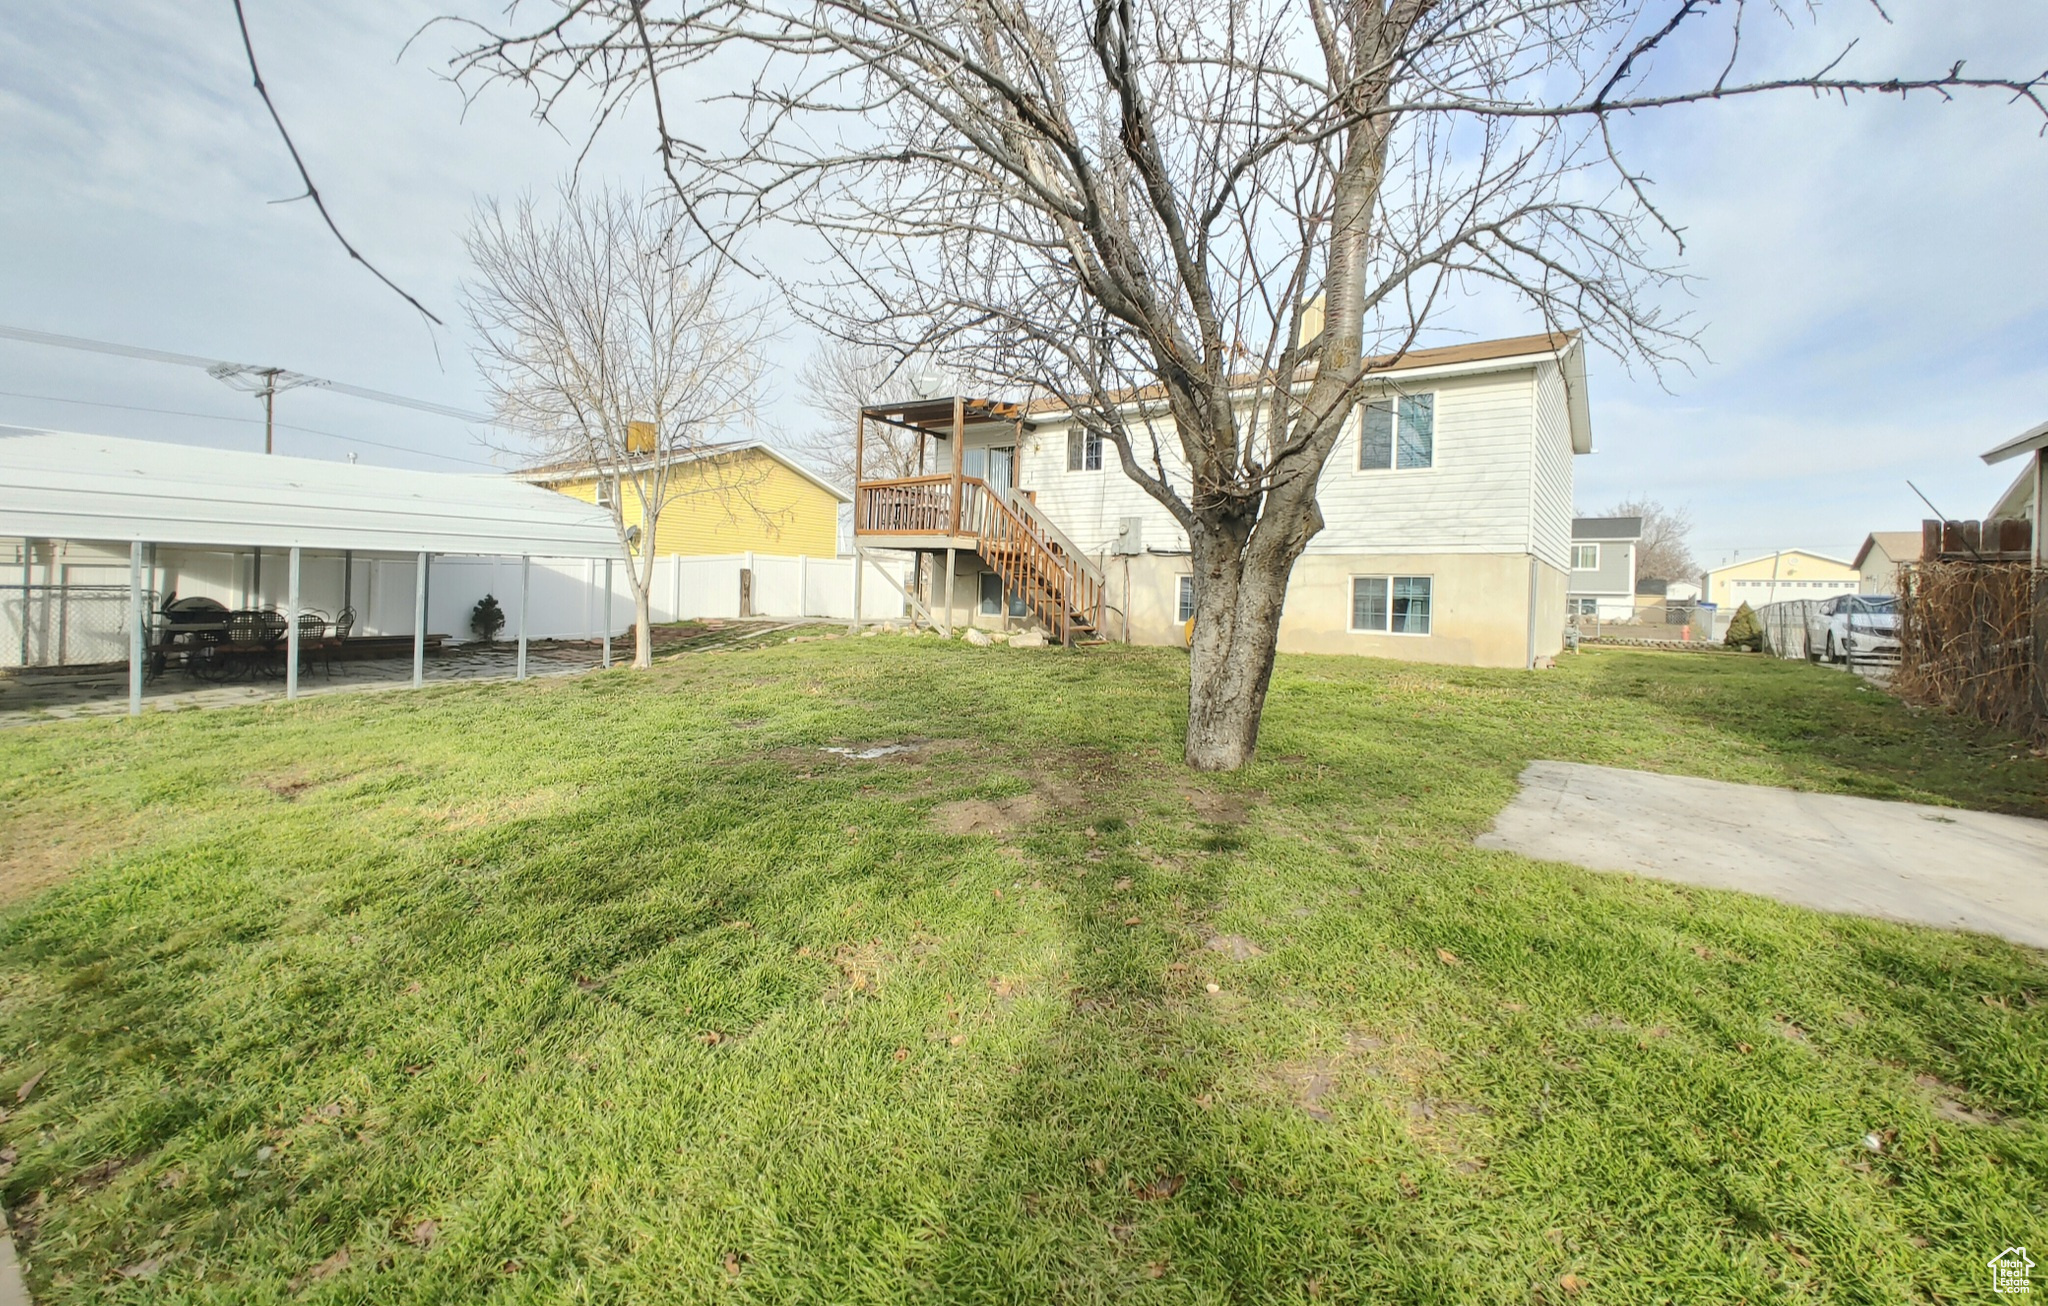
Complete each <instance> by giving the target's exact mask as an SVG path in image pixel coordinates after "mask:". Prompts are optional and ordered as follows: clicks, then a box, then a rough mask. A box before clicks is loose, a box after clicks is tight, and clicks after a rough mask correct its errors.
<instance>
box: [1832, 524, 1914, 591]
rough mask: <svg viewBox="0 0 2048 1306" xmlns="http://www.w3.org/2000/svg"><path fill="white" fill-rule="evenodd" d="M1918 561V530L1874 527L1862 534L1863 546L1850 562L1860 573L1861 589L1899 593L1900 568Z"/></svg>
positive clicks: (1859, 589)
mask: <svg viewBox="0 0 2048 1306" xmlns="http://www.w3.org/2000/svg"><path fill="white" fill-rule="evenodd" d="M1918 561H1920V532H1919V531H1872V532H1871V533H1870V534H1868V535H1866V536H1864V537H1863V547H1862V548H1860V549H1858V550H1856V560H1855V561H1854V562H1852V563H1850V564H1849V565H1850V566H1852V567H1854V568H1856V571H1857V573H1858V576H1859V580H1858V586H1857V588H1858V592H1859V593H1862V594H1897V593H1898V592H1899V569H1900V568H1901V567H1904V566H1906V565H1907V564H1909V563H1914V562H1918Z"/></svg>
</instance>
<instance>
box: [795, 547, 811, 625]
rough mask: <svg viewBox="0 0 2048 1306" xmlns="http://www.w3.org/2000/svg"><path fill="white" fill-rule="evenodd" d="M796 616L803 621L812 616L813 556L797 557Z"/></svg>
mask: <svg viewBox="0 0 2048 1306" xmlns="http://www.w3.org/2000/svg"><path fill="white" fill-rule="evenodd" d="M796 615H797V619H798V620H799V621H801V620H802V619H803V618H805V617H808V616H810V615H811V555H810V554H808V553H799V554H797V555H796Z"/></svg>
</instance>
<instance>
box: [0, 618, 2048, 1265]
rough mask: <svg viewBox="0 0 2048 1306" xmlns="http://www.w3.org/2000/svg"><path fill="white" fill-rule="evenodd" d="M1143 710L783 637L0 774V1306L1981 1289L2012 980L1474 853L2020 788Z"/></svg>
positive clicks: (1615, 707)
mask: <svg viewBox="0 0 2048 1306" xmlns="http://www.w3.org/2000/svg"><path fill="white" fill-rule="evenodd" d="M1185 674H1186V664H1185V659H1184V658H1183V657H1182V656H1181V655H1179V654H1177V653H1175V652H1173V651H1170V650H1132V649H1121V648H1100V649H1095V650H1090V651H1084V652H1069V651H1065V650H1059V649H1051V650H1040V651H1023V650H1006V649H992V650H977V649H973V648H969V647H966V646H964V645H960V644H953V645H941V644H940V643H938V642H937V641H935V640H929V639H925V640H909V639H902V638H884V639H870V640H863V641H852V640H842V641H836V642H823V643H806V644H798V645H780V646H776V647H772V648H768V649H765V650H761V651H752V652H741V653H706V654H698V655H691V656H685V657H682V658H680V659H676V660H673V661H669V662H666V663H663V664H661V665H658V666H657V667H656V669H655V670H654V671H653V672H651V673H638V674H636V673H633V672H631V671H623V670H622V671H613V672H608V673H602V674H594V675H590V676H585V677H581V678H577V679H568V680H557V681H551V682H529V683H527V684H524V685H516V686H515V685H503V684H499V685H487V686H449V687H445V688H436V689H429V690H426V691H424V692H421V693H410V692H406V693H389V694H378V695H368V696H340V697H330V698H320V699H313V700H307V701H302V702H300V703H298V704H291V705H286V704H275V705H271V706H268V707H261V708H245V709H236V710H230V711H217V712H206V713H182V714H172V715H153V716H150V717H146V718H144V719H143V720H141V721H140V722H131V721H127V720H100V721H88V722H75V723H65V724H59V725H52V726H38V727H32V728H26V729H17V730H10V731H6V732H4V733H0V870H4V875H5V880H4V884H5V886H6V890H5V891H6V892H8V893H9V894H10V895H11V900H10V901H8V902H7V903H6V904H5V905H4V906H0V1105H4V1106H5V1107H6V1108H7V1114H6V1117H5V1119H4V1121H0V1142H4V1145H5V1148H6V1150H5V1151H4V1152H0V1162H5V1163H6V1168H5V1178H4V1180H0V1195H4V1198H5V1202H6V1206H7V1210H8V1214H9V1217H10V1219H11V1220H12V1221H13V1222H14V1225H15V1231H16V1237H17V1241H18V1243H19V1245H20V1246H21V1247H22V1249H23V1253H24V1256H25V1259H26V1263H27V1271H28V1278H29V1283H30V1286H31V1290H32V1291H33V1293H34V1294H35V1296H36V1299H37V1301H38V1302H39V1303H41V1304H42V1306H54V1304H55V1303H82V1302H88V1301H90V1302H96V1303H97V1302H131V1301H132V1302H141V1301H150V1302H168V1301H180V1302H201V1301H204V1302H221V1303H227V1302H235V1303H248V1302H269V1301H301V1302H344V1301H345V1302H378V1303H387V1302H445V1301H462V1302H469V1301H490V1302H578V1303H582V1302H592V1303H613V1302H620V1303H623V1302H666V1301H699V1300H701V1301H735V1302H737V1301H788V1302H797V1301H806V1302H833V1303H838V1302H869V1301H876V1302H879V1301H910V1300H914V1301H933V1300H947V1301H953V1300H959V1301H975V1302H995V1301H1016V1302H1039V1301H1058V1302H1094V1301H1112V1300H1117V1301H1121V1300H1147V1301H1153V1300H1156V1301H1174V1302H1186V1301H1200V1302H1250V1301H1308V1300H1317V1299H1320V1300H1326V1301H1388V1300H1393V1301H1444V1302H1464V1301H1498V1302H1517V1303H1526V1302H1532V1301H1541V1302H1548V1303H1557V1302H1565V1301H1580V1302H1620V1301H1644V1302H1648V1301H1706V1300H1717V1301H1718V1300H1726V1301H1735V1300H1746V1301H1777V1300H1808V1299H1826V1300H1835V1301H1855V1302H1866V1301H1868V1302H1876V1301H1961V1300H1976V1299H1982V1298H1985V1297H1988V1292H1987V1287H1988V1271H1986V1270H1985V1269H1984V1268H1983V1262H1984V1261H1985V1260H1986V1259H1987V1258H1988V1257H1990V1256H1991V1255H1993V1254H1994V1253H1996V1252H1997V1251H1999V1250H2000V1249H2001V1248H2003V1247H2005V1246H2006V1245H2007V1244H2008V1243H2026V1242H2031V1243H2032V1245H2033V1246H2034V1247H2035V1248H2036V1249H2037V1251H2036V1255H2037V1257H2038V1256H2040V1251H2039V1249H2040V1248H2041V1247H2042V1245H2043V1244H2044V1243H2048V1215H2044V1210H2048V1127H2044V1121H2048V1116H2044V1107H2048V1008H2044V1006H2043V1005H2042V995H2043V994H2048V958H2044V956H2043V954H2041V953H2039V952H2033V951H2029V950H2027V949H2023V948H2019V947H2015V946H2012V945H2008V944H2005V943H2001V942H1998V941H1996V940H1991V939H1986V938H1979V937H1970V936H1961V935H1955V934H1947V933H1942V932H1939V931H1934V930H1927V929H1919V928H1912V927H1907V926H1900V925H1893V924H1887V923H1883V922H1878V921H1869V920H1860V919H1853V918H1847V917H1832V916H1826V915H1821V914H1818V913H1814V912H1810V911H1804V910H1800V909H1797V908H1791V907H1783V906H1778V905H1775V904H1773V903H1769V902H1766V901H1762V900H1758V899H1752V898H1747V897H1742V896H1738V895H1734V894H1729V893H1720V892H1712V891H1707V890H1699V889H1691V888H1685V887H1680V886H1674V885H1669V884H1663V883H1657V882H1651V881H1645V880H1638V879H1633V878H1630V877H1625V876H1618V875H1598V874H1590V873H1586V872H1581V871H1577V870H1573V869H1570V868H1565V867H1559V866H1554V865H1546V864H1538V863H1534V862H1530V861H1527V860H1524V859H1522V858H1520V857H1516V856H1513V855H1509V854H1505V853H1497V852H1486V851H1481V850H1478V849H1475V848H1473V847H1472V846H1471V840H1472V838H1473V836H1474V835H1475V834H1477V833H1478V832H1480V831H1481V830H1483V829H1484V828H1485V826H1486V824H1487V822H1488V821H1489V820H1490V819H1491V818H1492V816H1493V814H1494V813H1495V812H1496V811H1498V810H1499V809H1500V807H1501V806H1502V805H1503V804H1505V803H1506V802H1507V801H1508V799H1509V798H1510V796H1511V795H1512V793H1513V789H1514V778H1515V775H1516V773H1517V771H1518V770H1519V769H1520V768H1521V767H1522V766H1523V764H1524V763H1525V762H1527V761H1529V760H1530V759H1532V758H1539V757H1540V758H1560V759H1568V760H1580V761H1587V762H1598V763H1607V764H1615V765H1624V766H1637V767H1645V768H1649V769H1654V770H1665V771H1673V772H1683V773H1687V774H1694V775H1703V776H1712V777H1718V778H1722V779H1729V780H1739V781H1754V782H1765V783H1779V784H1789V785H1794V786H1798V787H1803V788H1810V789H1817V790H1826V791H1831V792H1841V793H1854V794H1864V795H1874V796H1878V797H1886V798H1903V799H1914V800H1918V801H1926V802H1937V803H1952V804H1960V805H1966V806H1974V807H1987V808H1993V809H1997V810H2003V811H2011V812H2019V813H2026V814H2031V815H2036V816H2040V815H2048V762H2044V761H2043V760H2041V759H2038V758H2035V757H2032V756H2030V755H2029V754H2028V753H2027V751H2026V750H2025V749H2024V748H2021V747H2017V746H2015V745H2014V744H2013V743H2012V741H2011V740H2010V739H2008V738H2005V737H2001V736H1994V735H1990V734H1986V733H1982V732H1978V731H1974V730H1972V729H1970V728H1968V727H1966V726H1964V725H1962V724H1960V723H1958V722H1955V721H1952V720H1948V719H1945V718H1943V717H1940V716H1938V715H1935V714H1912V713H1908V712H1907V711H1906V710H1904V709H1902V708H1901V707H1900V706H1899V705H1898V704H1896V703H1894V702H1892V701H1891V700H1889V699H1888V698H1886V697H1885V696H1884V695H1882V694H1880V693H1877V692H1875V691H1871V690H1867V689H1864V688H1861V687H1860V686H1859V684H1858V683H1857V681H1856V680H1855V679H1854V678H1853V677H1850V676H1848V675H1844V674H1840V673H1835V672H1830V671H1824V670H1821V669H1817V668H1813V667H1808V666H1805V665H1793V664H1785V663H1777V662H1768V661H1765V660H1762V659H1756V658H1738V657H1732V656H1726V657H1722V656H1700V655H1660V654H1629V653H1612V652H1609V653H1590V654H1586V655H1581V656H1579V657H1576V658H1573V659H1569V660H1567V661H1566V663H1565V665H1564V666H1562V667H1561V668H1559V669H1558V670H1556V671H1551V672H1544V673H1541V674H1536V675H1529V674H1525V673H1519V672H1491V671H1473V670H1450V669H1441V668H1428V667H1407V666H1400V665H1395V664H1390V663H1383V662H1372V661H1364V660H1353V659H1335V658H1290V659H1283V660H1282V663H1281V665H1280V668H1279V670H1278V672H1277V674H1276V676H1275V678H1274V692H1273V698H1272V704H1271V707H1270V710H1269V712H1268V714H1267V722H1266V728H1265V732H1264V737H1263V742H1262V745H1261V748H1260V760H1259V762H1258V763H1257V764H1256V765H1255V766H1254V767H1252V768H1251V769H1249V770H1247V771H1245V772H1244V773H1242V774H1239V775H1232V776H1225V777H1198V776H1193V775H1190V774H1189V773H1187V772H1185V771H1183V770H1182V769H1181V768H1180V767H1179V766H1178V765H1177V762H1176V759H1177V757H1178V754H1179V742H1178V714H1179V712H1180V710H1181V704H1182V700H1183V695H1184V693H1185ZM904 742H907V743H912V744H914V745H915V747H914V748H913V749H911V750H910V751H907V752H900V753H893V754H889V755H886V756H882V757H877V758H874V759H872V760H865V761H863V760H851V759H849V758H847V757H844V756H842V755H839V754H834V753H830V752H827V751H824V750H825V749H827V748H828V747H832V746H862V747H865V746H870V745H879V744H889V743H904ZM18 1099H24V1100H18ZM1866 1135H1874V1136H1875V1139H1876V1141H1877V1143H1878V1146H1879V1148H1880V1150H1877V1151H1872V1150H1869V1149H1868V1148H1867V1147H1866V1146H1865V1145H1864V1144H1863V1142H1862V1140H1863V1139H1864V1138H1865V1136H1866ZM2041 1259H2043V1260H2048V1257H2041Z"/></svg>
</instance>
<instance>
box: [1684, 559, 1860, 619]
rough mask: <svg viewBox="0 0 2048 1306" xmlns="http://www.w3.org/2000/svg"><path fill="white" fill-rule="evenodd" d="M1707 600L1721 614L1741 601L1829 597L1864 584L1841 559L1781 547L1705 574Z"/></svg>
mask: <svg viewBox="0 0 2048 1306" xmlns="http://www.w3.org/2000/svg"><path fill="white" fill-rule="evenodd" d="M1706 580H1707V593H1706V601H1707V602H1709V603H1712V604H1713V605H1714V606H1715V607H1716V608H1717V609H1719V610H1720V611H1721V612H1722V613H1724V614H1725V613H1733V612H1734V611H1735V609H1736V608H1737V607H1738V606H1739V605H1741V604H1744V603H1747V604H1748V605H1749V606H1750V607H1752V608H1760V607H1762V606H1763V605H1764V604H1766V603H1783V602H1786V601H1788V600H1790V599H1831V598H1833V597H1834V596H1835V595H1837V594H1854V593H1856V592H1857V591H1858V590H1860V589H1861V588H1862V587H1863V574H1862V573H1861V572H1859V571H1857V570H1856V568H1855V567H1854V566H1853V565H1851V564H1849V563H1846V562H1843V561H1842V560H1841V559H1840V558H1830V557H1828V556H1827V555H1826V554H1822V553H1809V552H1808V551H1807V550H1805V549H1781V550H1779V551H1778V552H1776V553H1766V554H1762V555H1760V556H1758V557H1754V558H1744V559H1743V560H1742V561H1740V562H1731V563H1729V564H1728V565H1726V566H1724V567H1716V568H1714V569H1713V570H1712V571H1710V572H1708V573H1707V577H1706Z"/></svg>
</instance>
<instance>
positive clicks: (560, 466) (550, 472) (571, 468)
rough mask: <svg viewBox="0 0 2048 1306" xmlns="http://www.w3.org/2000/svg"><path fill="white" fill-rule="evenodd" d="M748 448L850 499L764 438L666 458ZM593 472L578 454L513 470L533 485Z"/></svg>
mask: <svg viewBox="0 0 2048 1306" xmlns="http://www.w3.org/2000/svg"><path fill="white" fill-rule="evenodd" d="M749 450H753V451H756V452H759V453H763V454H766V455H767V456H768V457H770V458H772V459H774V460H775V461H776V462H779V463H781V464H782V465H783V466H784V467H787V468H789V470H791V471H793V472H795V473H796V474H797V475H798V476H801V477H803V478H804V479H805V480H807V481H809V482H810V483H811V484H813V485H815V486H817V487H818V488H819V489H821V490H823V491H824V492H825V493H827V494H829V495H831V496H832V497H833V498H835V499H837V500H839V502H841V503H852V502H853V496H852V495H851V494H848V493H847V492H846V491H845V490H842V489H840V488H839V487H838V486H836V485H834V484H832V482H830V481H828V480H826V479H825V478H824V477H822V476H820V475H818V474H817V473H816V472H814V471H812V470H811V469H810V468H808V467H806V466H804V465H803V464H802V463H800V462H798V461H797V460H796V459H794V458H792V457H790V456H789V455H788V454H786V453H784V452H782V450H780V449H777V448H776V447H775V446H774V445H772V444H769V443H767V442H766V441H763V440H735V441H732V442H731V443H728V444H713V445H705V446H703V447H701V448H697V449H691V450H688V451H686V452H679V453H673V454H670V455H669V461H670V462H671V463H674V464H682V463H693V462H699V461H701V460H703V459H706V458H722V457H725V456H727V455H729V454H736V453H746V452H747V451H749ZM653 465H654V459H653V458H651V457H650V458H643V459H642V460H640V462H638V463H636V464H635V465H634V466H632V467H630V468H627V469H626V470H628V471H638V470H643V469H645V468H648V467H652V466H653ZM593 474H594V469H593V468H592V467H591V464H590V463H589V462H588V461H587V460H585V459H581V458H560V459H557V460H555V461H554V462H549V463H535V464H533V465H532V466H530V467H522V468H520V469H519V470H518V471H516V472H513V473H512V475H513V476H515V477H517V478H518V479H519V480H522V481H530V482H532V483H533V484H535V485H555V484H558V483H560V482H562V481H577V480H581V479H583V478H584V477H586V476H590V475H593Z"/></svg>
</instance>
